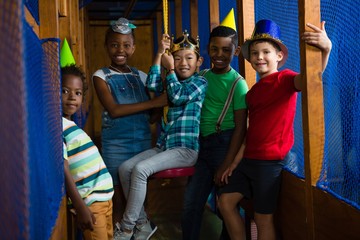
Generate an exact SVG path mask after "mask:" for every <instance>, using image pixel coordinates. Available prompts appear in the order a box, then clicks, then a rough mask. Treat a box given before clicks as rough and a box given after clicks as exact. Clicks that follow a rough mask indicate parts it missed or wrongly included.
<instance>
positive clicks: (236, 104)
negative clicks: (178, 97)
mask: <svg viewBox="0 0 360 240" xmlns="http://www.w3.org/2000/svg"><path fill="white" fill-rule="evenodd" d="M203 71H205V70H203ZM200 75H202V72H200ZM238 76H240V74H239V73H238V72H237V71H235V70H234V69H231V70H230V71H229V72H227V73H223V74H215V73H213V72H212V71H211V70H209V71H207V72H206V73H205V74H204V77H205V78H206V80H207V82H208V88H207V90H206V96H205V100H204V103H203V107H202V109H201V121H200V131H201V135H202V136H207V135H210V134H212V133H215V132H216V129H215V127H216V122H217V120H218V118H219V116H220V114H221V111H222V109H223V108H224V105H225V102H226V99H227V96H228V94H229V92H230V89H231V87H232V84H233V82H234V81H235V80H236V78H237V77H238ZM247 91H248V86H247V83H246V81H245V80H240V81H239V82H238V83H237V84H236V87H235V92H234V96H233V101H232V102H231V104H230V107H229V109H228V111H227V113H226V115H225V118H224V120H223V122H222V124H221V130H227V129H232V128H234V127H235V123H234V111H235V110H239V109H246V107H247V106H246V102H245V96H246V93H247Z"/></svg>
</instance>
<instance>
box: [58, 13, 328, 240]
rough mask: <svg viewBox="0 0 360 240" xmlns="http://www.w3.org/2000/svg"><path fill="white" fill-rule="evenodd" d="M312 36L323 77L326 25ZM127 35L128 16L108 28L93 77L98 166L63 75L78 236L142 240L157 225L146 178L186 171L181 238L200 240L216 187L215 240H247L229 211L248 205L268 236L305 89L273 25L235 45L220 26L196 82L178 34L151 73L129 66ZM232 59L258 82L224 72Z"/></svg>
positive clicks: (79, 84)
mask: <svg viewBox="0 0 360 240" xmlns="http://www.w3.org/2000/svg"><path fill="white" fill-rule="evenodd" d="M308 27H309V28H311V29H312V31H309V32H305V33H304V34H303V36H302V40H304V41H305V42H306V43H308V44H310V45H313V46H315V47H318V48H319V49H320V50H321V51H322V63H323V69H325V67H326V64H327V61H328V57H329V54H330V51H331V41H330V40H329V38H328V37H327V34H326V31H325V28H324V22H323V23H322V25H321V27H320V28H318V27H316V26H314V25H312V24H308ZM134 28H135V26H134V25H133V24H131V23H130V22H129V21H128V20H127V19H124V18H120V19H119V20H118V21H116V22H114V23H112V25H111V27H110V28H109V29H108V31H107V32H106V37H105V47H106V49H107V52H108V55H109V58H110V60H111V64H110V66H109V67H105V68H102V69H99V70H98V71H96V72H95V73H94V75H93V83H94V87H95V90H96V93H97V96H98V98H99V100H100V102H101V104H102V106H103V107H104V112H103V115H102V135H101V137H102V152H101V156H102V157H101V156H100V153H99V151H98V149H97V148H96V146H95V145H94V144H93V143H92V141H91V140H90V138H89V137H88V136H87V135H86V133H85V132H84V131H82V130H81V129H80V128H78V127H77V126H76V124H75V123H74V122H72V121H71V116H72V115H73V114H74V113H75V112H76V111H77V110H78V109H79V108H80V106H81V102H82V100H83V97H84V95H85V92H86V81H85V78H84V76H83V74H82V72H81V70H80V69H79V68H78V67H76V66H73V65H71V66H67V67H64V68H62V107H63V128H64V134H63V135H64V148H65V150H64V158H65V161H64V162H65V163H64V166H65V179H66V181H65V182H66V190H67V193H68V196H69V197H70V199H71V202H72V205H73V207H74V209H75V212H76V216H77V222H78V224H79V228H80V229H81V230H82V231H83V234H84V237H85V239H115V240H116V239H121V240H127V239H149V238H150V237H151V236H152V235H153V234H154V232H155V231H156V229H157V227H156V226H155V225H154V224H153V223H152V222H151V221H150V220H149V219H148V217H147V215H146V212H145V209H144V201H145V196H146V189H147V180H148V178H149V177H150V176H151V175H152V174H154V173H156V172H159V171H162V170H165V169H169V168H177V167H186V166H193V165H195V173H194V175H193V176H191V177H189V181H188V184H187V186H186V190H185V196H184V208H183V215H182V232H183V239H184V240H192V239H194V240H195V239H199V235H200V228H201V219H202V215H203V211H204V206H205V204H206V201H207V198H208V196H209V194H210V192H211V190H212V188H213V187H214V186H215V188H216V192H217V194H218V200H217V202H218V209H219V211H220V214H221V216H222V219H223V221H224V231H223V234H222V239H245V230H244V227H243V223H242V219H241V216H240V214H239V210H238V207H237V206H238V203H239V201H240V200H241V199H242V198H244V197H246V198H251V199H253V201H254V210H255V223H256V225H257V228H258V239H260V240H262V239H275V236H276V235H275V228H274V223H273V214H274V212H275V208H276V205H277V197H278V195H279V189H280V176H281V175H280V174H281V170H282V167H283V159H284V157H285V155H286V154H287V153H288V151H289V150H290V148H291V147H292V145H293V141H294V136H293V130H292V124H293V119H294V115H295V104H296V94H297V92H298V91H301V86H302V79H301V74H298V73H295V72H293V71H291V70H288V69H285V70H281V71H279V70H278V68H280V67H282V66H283V65H284V63H285V61H286V58H287V54H288V50H287V48H286V46H285V45H284V44H283V42H282V41H281V40H280V29H279V27H278V26H277V25H276V23H274V22H273V21H270V20H261V21H259V22H257V23H256V26H255V30H254V32H253V35H252V36H251V38H249V39H247V40H246V41H245V43H244V44H243V45H242V47H241V48H240V47H239V46H238V42H237V41H238V35H237V31H236V28H234V27H233V26H230V27H229V26H225V25H222V24H220V26H218V27H216V28H214V29H213V30H212V31H211V33H210V38H209V44H208V53H209V57H210V59H211V63H212V67H211V69H206V70H202V71H201V72H200V73H198V72H197V71H198V69H199V67H200V66H201V64H202V61H203V59H202V57H201V56H200V50H199V49H200V48H199V40H198V39H194V38H192V37H190V36H189V34H188V33H187V32H184V33H183V36H181V37H179V38H178V39H176V40H174V41H171V40H170V37H169V36H168V35H166V34H165V35H163V38H162V39H161V40H160V43H159V47H158V51H157V53H156V56H155V58H154V61H153V65H152V66H151V68H150V71H149V73H148V75H147V76H146V74H145V73H143V72H141V71H139V70H137V69H136V68H133V67H129V66H128V65H127V61H128V59H129V58H130V57H131V56H132V54H133V53H134V51H135V38H134V34H133V29H134ZM240 52H242V55H243V56H244V58H245V59H246V60H247V61H249V62H250V63H251V66H252V67H253V68H254V69H255V70H256V72H257V73H258V76H259V80H258V82H257V83H256V84H255V85H254V86H253V87H252V88H251V89H250V90H249V91H248V87H247V84H246V81H245V80H244V79H243V78H242V77H241V76H240V74H239V73H238V72H237V71H236V70H234V69H233V68H231V66H230V63H231V61H232V59H233V57H234V56H237V55H238V54H239V53H240ZM161 69H165V71H166V74H165V76H162V71H161ZM230 93H231V94H230ZM229 95H230V97H228V96H229ZM164 106H168V107H169V111H168V113H167V118H166V119H164V118H163V119H162V127H161V133H160V134H159V137H158V141H157V143H156V146H155V147H153V148H152V147H151V135H150V127H149V123H153V122H157V121H159V120H160V118H161V112H162V111H161V110H162V107H164ZM240 160H241V161H240ZM110 176H111V177H110ZM122 193H123V196H124V199H123V200H122V201H121V200H120V199H121V194H122ZM112 200H113V201H112ZM113 206H114V209H113ZM121 207H125V209H123V210H122V209H121ZM122 212H123V214H122ZM113 223H114V224H113ZM113 226H114V227H113Z"/></svg>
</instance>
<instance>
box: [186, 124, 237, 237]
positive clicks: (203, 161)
mask: <svg viewBox="0 0 360 240" xmlns="http://www.w3.org/2000/svg"><path fill="white" fill-rule="evenodd" d="M232 133H233V130H232V129H231V130H226V131H223V132H220V133H219V134H217V133H214V134H211V135H209V136H206V137H201V138H200V152H199V158H198V161H197V162H196V164H195V174H194V175H193V176H192V177H190V178H189V181H188V184H187V186H186V189H185V196H184V207H183V213H182V222H181V225H182V232H183V239H184V240H198V239H199V236H200V227H201V221H202V217H203V213H204V207H205V204H206V202H207V199H208V196H209V194H210V192H211V190H212V188H213V187H214V181H213V179H214V174H215V172H216V170H217V169H218V167H219V166H220V165H221V163H222V162H223V160H224V159H225V156H226V154H227V152H228V149H229V146H230V142H231V136H232Z"/></svg>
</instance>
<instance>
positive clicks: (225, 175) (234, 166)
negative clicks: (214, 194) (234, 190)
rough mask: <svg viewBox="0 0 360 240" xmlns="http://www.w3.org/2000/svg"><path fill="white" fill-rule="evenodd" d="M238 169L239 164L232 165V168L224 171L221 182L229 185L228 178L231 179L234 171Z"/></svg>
mask: <svg viewBox="0 0 360 240" xmlns="http://www.w3.org/2000/svg"><path fill="white" fill-rule="evenodd" d="M236 167H237V164H230V166H229V167H228V168H227V169H226V170H225V171H224V173H223V174H222V176H221V182H225V184H228V183H229V181H228V177H230V176H231V175H232V173H233V171H234V169H235V168H236Z"/></svg>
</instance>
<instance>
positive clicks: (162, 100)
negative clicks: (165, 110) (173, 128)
mask: <svg viewBox="0 0 360 240" xmlns="http://www.w3.org/2000/svg"><path fill="white" fill-rule="evenodd" d="M152 101H153V104H154V107H155V108H158V107H164V106H167V105H168V97H167V93H166V92H164V93H163V94H161V95H160V96H158V97H155V98H154V99H152Z"/></svg>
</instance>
